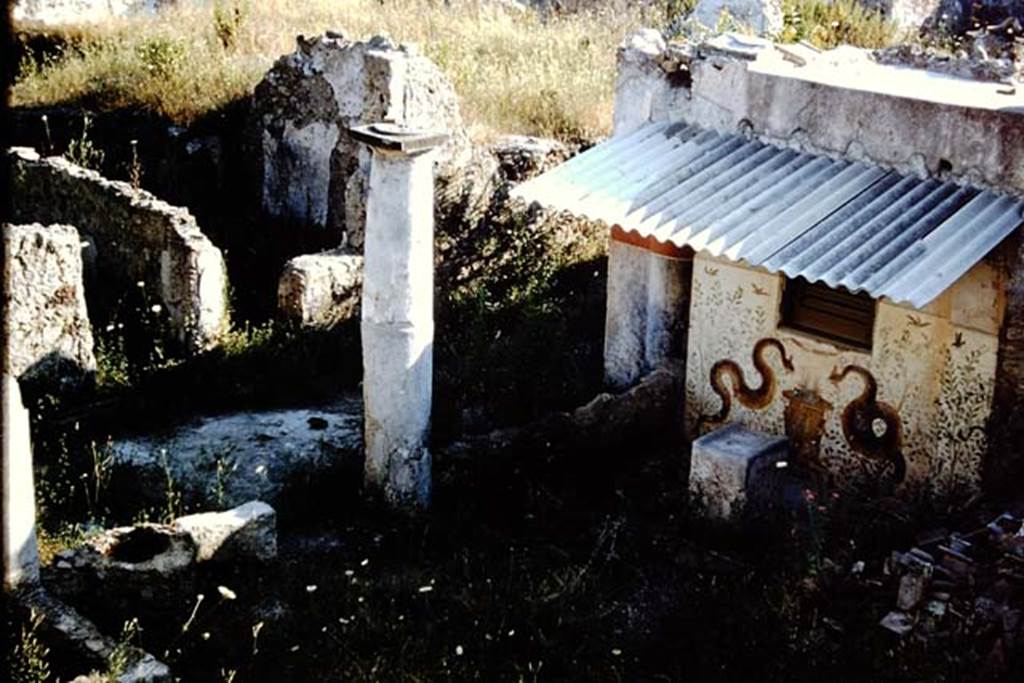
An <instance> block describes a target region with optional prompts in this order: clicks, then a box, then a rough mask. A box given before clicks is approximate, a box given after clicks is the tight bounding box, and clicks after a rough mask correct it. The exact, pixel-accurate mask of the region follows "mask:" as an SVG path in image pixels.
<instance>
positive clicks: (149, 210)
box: [8, 148, 228, 352]
mask: <svg viewBox="0 0 1024 683" xmlns="http://www.w3.org/2000/svg"><path fill="white" fill-rule="evenodd" d="M8 158H9V160H10V162H11V164H12V169H11V175H12V210H13V214H14V217H15V219H16V220H18V221H20V222H40V223H66V224H71V225H74V226H75V227H77V228H78V229H79V230H80V231H81V232H82V233H83V235H86V236H88V237H89V238H90V239H91V240H92V242H93V243H94V244H95V248H96V273H97V277H98V278H99V279H100V280H101V281H103V282H104V283H105V284H107V285H109V286H111V287H112V288H113V289H114V290H115V291H116V290H120V291H122V292H124V291H127V290H128V288H131V287H137V283H140V282H141V283H142V285H143V287H144V289H145V290H146V292H147V293H148V294H150V295H151V296H154V297H155V298H156V301H157V303H158V304H159V305H160V306H162V310H163V311H165V312H166V315H167V320H168V324H169V326H170V330H171V332H172V334H173V337H174V338H175V339H176V340H177V341H178V342H180V343H181V344H182V345H183V346H184V347H185V349H186V350H187V351H190V352H196V351H201V350H203V349H206V348H208V347H210V346H212V345H214V344H215V343H216V341H217V339H218V337H219V336H220V334H221V333H222V332H223V331H224V329H225V328H226V325H227V317H228V313H227V292H226V288H227V279H226V274H225V268H224V259H223V257H222V255H221V252H220V250H219V249H218V248H217V247H215V246H214V245H213V244H212V243H211V242H210V240H208V239H207V238H206V237H205V236H204V235H203V233H202V232H201V231H200V229H199V226H198V225H196V222H195V219H194V218H193V217H192V214H190V213H189V212H188V211H187V210H186V209H183V208H179V207H174V206H171V205H169V204H167V203H165V202H162V201H160V200H159V199H157V198H156V197H154V196H153V195H151V194H149V193H148V192H145V191H144V190H138V189H135V188H133V187H132V186H131V185H129V184H128V183H124V182H118V181H110V180H107V179H105V178H103V177H102V176H100V175H99V174H98V173H95V172H94V171H89V170H87V169H84V168H81V167H79V166H76V165H75V164H72V163H70V162H68V161H67V160H65V159H62V158H59V157H52V158H45V159H44V158H40V157H39V155H38V154H36V153H35V152H34V151H33V150H30V149H25V148H15V149H13V150H11V152H10V153H9V154H8Z"/></svg>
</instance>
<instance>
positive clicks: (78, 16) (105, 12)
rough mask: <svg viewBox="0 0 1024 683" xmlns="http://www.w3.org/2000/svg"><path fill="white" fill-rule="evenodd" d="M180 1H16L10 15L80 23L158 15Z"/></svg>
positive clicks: (39, 20) (53, 23)
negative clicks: (164, 8)
mask: <svg viewBox="0 0 1024 683" xmlns="http://www.w3.org/2000/svg"><path fill="white" fill-rule="evenodd" d="M178 2H179V0H14V3H13V7H12V12H11V16H12V17H13V18H14V20H15V21H36V22H39V23H42V24H51V25H59V24H80V23H84V22H98V21H104V20H106V19H112V18H114V17H137V16H147V15H152V14H156V13H157V12H158V11H160V9H162V8H163V7H165V6H171V5H176V4H177V3H178Z"/></svg>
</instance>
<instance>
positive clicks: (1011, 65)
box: [874, 16, 1024, 94]
mask: <svg viewBox="0 0 1024 683" xmlns="http://www.w3.org/2000/svg"><path fill="white" fill-rule="evenodd" d="M949 41H950V37H947V36H942V37H940V38H939V39H938V40H937V41H936V45H931V44H930V43H929V41H925V42H923V43H919V42H910V43H903V44H900V45H895V46H893V47H888V48H884V49H881V50H876V51H875V52H874V57H875V60H876V61H878V62H880V63H882V64H905V65H908V66H912V67H915V68H921V69H928V70H930V71H938V72H941V73H946V74H950V75H952V76H958V77H960V78H970V79H975V80H983V81H996V82H1007V81H1009V82H1011V83H1012V82H1014V81H1024V25H1022V23H1021V20H1020V19H1018V18H1017V17H1014V16H1008V17H1005V18H1003V19H1001V20H1000V21H998V22H995V23H984V22H979V21H975V22H974V25H973V27H972V28H970V29H969V30H967V31H965V32H964V33H963V35H962V36H955V37H952V43H951V44H950V43H949ZM1007 94H1013V93H1012V92H1008V93H1007Z"/></svg>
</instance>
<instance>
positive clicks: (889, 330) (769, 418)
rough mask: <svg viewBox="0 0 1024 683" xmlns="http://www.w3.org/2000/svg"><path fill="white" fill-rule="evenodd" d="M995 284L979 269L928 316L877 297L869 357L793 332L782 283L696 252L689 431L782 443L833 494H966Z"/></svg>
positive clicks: (976, 462)
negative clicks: (910, 490)
mask: <svg viewBox="0 0 1024 683" xmlns="http://www.w3.org/2000/svg"><path fill="white" fill-rule="evenodd" d="M1002 279H1003V275H1002V274H1001V270H1000V269H999V268H998V267H996V266H995V265H994V264H993V263H991V262H982V263H979V264H978V265H977V266H975V267H974V268H973V269H972V270H970V271H969V272H968V273H967V274H966V275H964V276H963V277H962V278H960V280H958V281H957V283H956V284H955V285H953V287H951V288H950V289H948V290H947V291H946V292H945V293H944V294H942V295H941V296H940V297H939V298H938V299H936V300H935V301H933V302H932V303H931V304H929V305H928V306H927V307H926V308H924V309H923V310H918V309H915V308H912V307H909V306H901V305H897V304H894V303H892V302H890V301H888V300H887V299H882V300H880V301H878V302H877V308H876V313H875V324H874V333H873V340H872V344H871V349H870V351H866V350H862V349H855V348H851V347H848V346H844V345H841V344H838V343H834V342H830V341H827V340H824V339H822V338H820V337H815V336H813V335H810V334H806V333H803V332H798V331H795V330H791V329H787V328H786V327H785V326H784V325H783V324H782V320H781V300H782V293H783V290H784V287H785V286H786V278H785V277H784V276H782V275H779V274H774V273H769V272H765V271H763V270H760V269H754V268H749V267H746V266H745V265H743V264H740V263H735V262H732V261H729V260H726V259H717V258H714V257H711V256H708V255H706V254H698V255H697V256H696V258H695V259H694V268H693V287H692V291H691V305H690V334H689V343H688V350H687V373H686V393H687V401H686V405H687V426H688V428H689V430H690V433H691V434H692V435H694V436H696V435H697V434H698V433H703V432H706V431H709V430H711V429H714V428H715V427H718V426H720V425H721V424H724V423H726V422H740V423H742V424H744V425H747V426H749V427H752V428H755V429H759V430H763V431H765V432H769V433H772V434H779V435H787V436H789V437H790V438H791V440H792V442H793V446H794V448H793V457H794V458H798V459H800V460H802V461H803V463H802V464H804V465H806V466H808V467H810V468H812V469H818V470H820V471H822V472H823V473H827V474H828V475H830V476H832V477H833V479H834V480H835V481H836V483H837V484H850V483H855V484H864V485H876V484H877V485H878V487H879V488H880V489H882V490H885V489H895V488H896V487H897V486H898V485H905V486H910V487H914V486H917V485H920V484H927V485H928V486H929V487H930V488H931V489H932V490H939V491H951V490H959V491H963V490H968V491H969V490H971V489H974V488H975V487H976V486H977V485H978V482H979V481H980V476H981V464H982V459H983V457H984V454H985V451H986V446H987V444H986V433H985V426H986V421H987V420H988V418H989V415H990V413H991V408H992V397H993V390H994V382H995V372H996V359H997V351H998V345H999V328H1000V325H1001V322H1002V316H1003V312H1004V308H1005V303H1004V297H1003V296H1002V294H1001V292H1002V291H1003V288H1004V283H1003V282H1002ZM723 396H724V397H725V401H724V402H723Z"/></svg>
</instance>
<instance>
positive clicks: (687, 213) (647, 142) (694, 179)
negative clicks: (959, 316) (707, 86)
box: [512, 123, 1024, 308]
mask: <svg viewBox="0 0 1024 683" xmlns="http://www.w3.org/2000/svg"><path fill="white" fill-rule="evenodd" d="M512 194H513V196H516V197H519V198H521V199H523V200H525V201H527V202H539V203H540V204H541V205H544V206H547V207H551V208H555V209H558V210H563V211H568V212H570V213H573V214H575V215H578V216H584V217H586V218H589V219H592V220H597V221H603V222H604V223H607V224H608V225H618V226H620V227H621V228H623V229H625V230H629V231H635V232H636V233H638V234H639V235H641V236H642V237H653V238H655V239H657V240H659V241H661V242H668V243H672V244H675V245H676V246H680V247H684V246H688V247H691V248H693V249H695V250H697V251H701V250H706V251H707V252H709V253H711V254H713V255H715V256H726V257H728V258H730V259H733V260H741V259H742V260H744V261H746V262H747V263H749V264H751V265H754V266H763V267H764V268H767V269H769V270H772V271H776V272H783V273H785V274H786V275H788V276H790V277H797V276H802V277H805V278H807V279H808V280H811V281H822V282H825V283H827V284H829V285H830V286H837V285H842V286H843V287H846V288H847V289H850V290H852V291H865V292H867V293H868V294H870V295H871V296H874V297H882V296H887V297H889V298H891V299H893V300H895V301H906V302H909V303H911V304H912V305H914V306H916V307H918V308H920V307H923V306H925V305H926V304H928V303H929V302H930V301H932V300H933V299H934V298H935V297H936V296H938V295H939V294H940V293H942V292H943V291H944V290H945V289H946V288H948V287H949V286H950V285H952V284H953V283H954V282H956V280H957V279H958V278H959V277H960V276H962V275H963V274H964V273H966V272H967V271H968V270H969V269H970V268H971V267H972V266H973V265H974V264H976V263H977V262H978V261H979V260H981V259H982V258H983V257H984V256H985V254H987V253H988V252H989V251H991V250H992V249H993V248H994V247H995V246H996V245H998V244H999V242H1000V241H1002V240H1003V239H1004V238H1005V237H1006V236H1007V235H1009V234H1010V233H1011V232H1013V231H1014V230H1015V229H1016V228H1017V227H1019V226H1020V225H1021V224H1024V201H1021V200H1020V199H1016V198H1013V197H1008V196H1004V195H1000V194H997V193H995V192H991V191H988V190H980V189H978V188H973V187H967V186H962V185H957V184H955V183H952V182H943V181H939V180H934V179H926V180H922V179H920V178H916V177H910V176H902V175H900V174H898V173H896V172H894V171H888V170H886V169H882V168H878V167H876V166H871V165H869V164H864V163H858V162H853V161H847V160H842V159H830V158H827V157H818V156H813V155H810V154H803V153H800V152H797V151H794V150H791V149H784V148H778V147H773V146H771V145H767V144H765V143H763V142H759V141H756V140H747V139H746V138H743V137H741V136H737V135H724V134H720V133H715V132H712V131H708V130H702V129H700V128H696V127H693V126H687V125H684V124H678V123H675V124H668V123H657V124H649V125H646V126H643V127H641V128H640V129H638V130H636V131H634V132H633V133H631V134H629V135H624V136H620V137H617V138H612V139H610V140H608V141H606V142H604V143H602V144H600V145H598V146H596V147H594V148H592V149H590V150H587V151H586V152H584V153H583V154H580V155H579V156H577V157H575V158H573V159H570V160H569V161H568V162H566V163H565V164H562V165H561V166H559V167H558V168H555V169H553V170H551V171H549V172H548V173H545V174H544V175H541V176H539V177H537V178H534V179H533V180H530V181H528V182H526V183H523V184H522V185H519V186H518V187H516V188H515V189H514V190H513V192H512Z"/></svg>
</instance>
